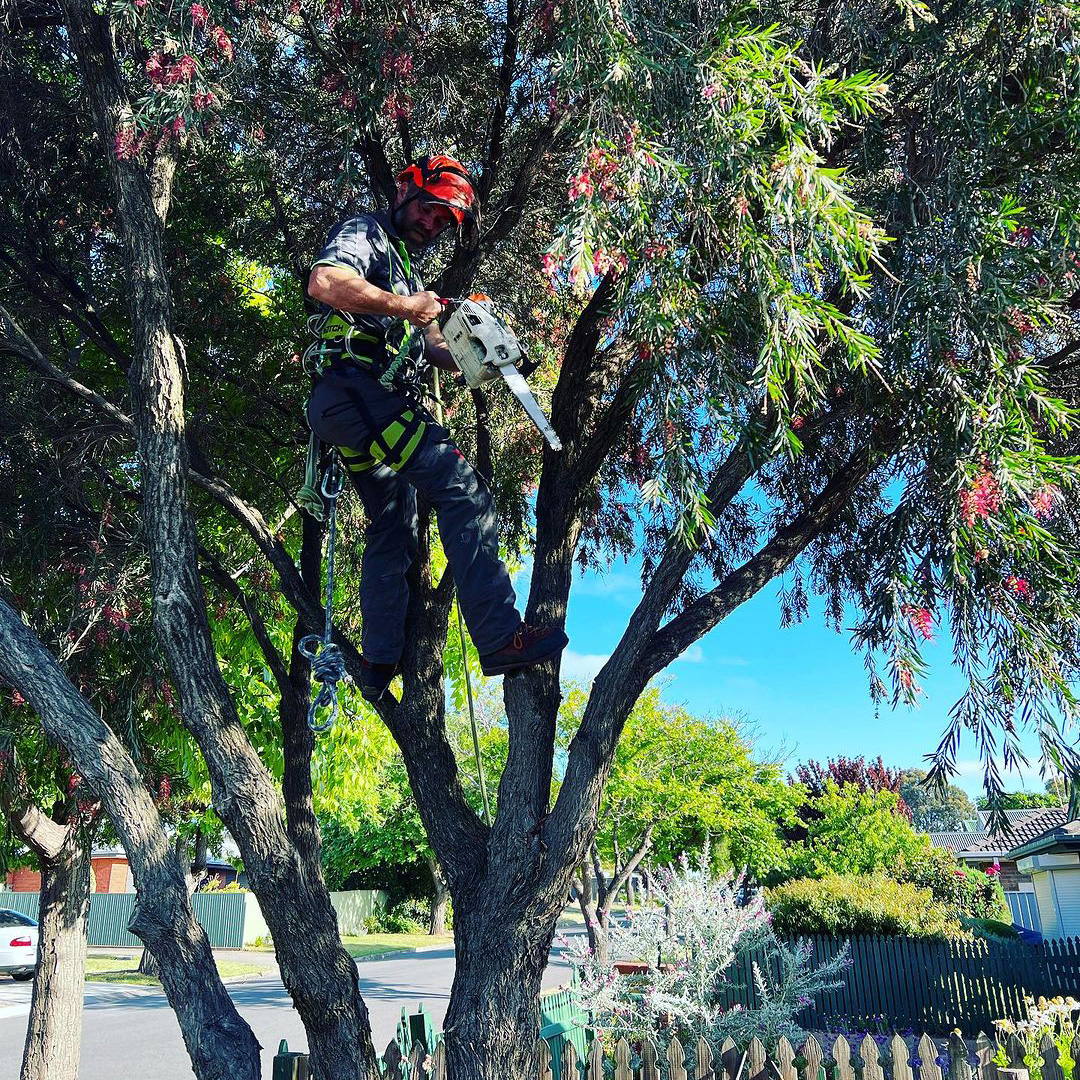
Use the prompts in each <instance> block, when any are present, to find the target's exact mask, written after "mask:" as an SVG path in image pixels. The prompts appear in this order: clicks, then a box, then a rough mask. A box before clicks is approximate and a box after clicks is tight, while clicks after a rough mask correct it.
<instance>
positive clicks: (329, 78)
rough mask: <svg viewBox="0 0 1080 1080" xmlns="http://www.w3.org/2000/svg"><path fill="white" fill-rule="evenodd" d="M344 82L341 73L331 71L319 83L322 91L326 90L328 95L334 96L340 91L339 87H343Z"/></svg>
mask: <svg viewBox="0 0 1080 1080" xmlns="http://www.w3.org/2000/svg"><path fill="white" fill-rule="evenodd" d="M344 81H345V80H344V78H343V77H342V75H341V74H340V72H337V71H331V72H328V73H327V74H326V75H324V76H323V77H322V79H321V80H320V81H319V87H320V89H322V90H325V91H326V92H327V93H328V94H332V93H333V92H334V91H335V90H337V89H338V87H340V86H341V84H342V83H343V82H344Z"/></svg>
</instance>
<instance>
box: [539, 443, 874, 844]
mask: <svg viewBox="0 0 1080 1080" xmlns="http://www.w3.org/2000/svg"><path fill="white" fill-rule="evenodd" d="M883 453H884V450H883V449H875V448H873V447H872V446H870V445H862V446H859V447H858V448H857V449H856V450H855V451H854V452H853V453H852V454H851V455H850V456H849V457H848V459H847V460H846V462H845V463H844V464H843V465H842V466H841V467H840V468H839V469H838V470H837V471H836V472H835V473H834V474H833V476H832V477H831V478H830V480H829V481H828V483H827V484H826V485H825V487H824V489H823V490H822V491H821V492H820V494H819V495H818V496H817V497H816V498H814V499H813V500H812V501H811V502H810V503H809V504H808V505H807V507H806V508H805V509H804V510H803V511H802V513H800V514H798V515H797V516H796V517H795V518H794V519H792V520H791V521H790V522H789V523H788V524H787V525H785V526H783V527H782V528H780V529H778V530H777V531H776V532H775V533H774V534H773V536H772V537H771V538H770V540H769V541H768V542H767V543H766V544H765V545H764V546H763V547H762V548H761V549H760V550H759V551H758V552H757V553H756V554H755V555H753V556H752V557H751V558H750V559H748V560H747V561H746V562H745V563H744V564H743V565H742V566H740V567H738V568H737V569H735V570H733V571H732V572H731V573H729V574H727V575H726V576H725V577H724V578H723V580H721V581H720V582H719V583H718V584H717V586H716V587H715V588H714V589H713V590H712V591H711V592H709V593H707V594H706V595H705V596H703V597H701V598H700V599H699V600H697V601H695V602H694V603H693V604H691V605H690V606H689V607H688V608H687V609H686V610H685V611H683V612H682V613H680V614H679V615H678V616H676V617H675V618H674V619H672V620H671V621H670V622H669V623H668V624H667V625H666V626H664V627H663V628H661V629H659V630H657V631H655V632H654V633H652V634H651V636H649V637H648V638H647V639H646V640H645V641H643V640H642V636H643V635H642V634H641V632H640V631H639V630H638V629H637V628H636V627H635V625H634V624H635V619H631V622H630V626H629V627H628V628H627V633H626V634H624V636H623V639H622V640H621V641H620V642H619V645H618V646H617V647H616V649H615V651H614V653H613V654H612V656H611V658H610V659H609V660H608V662H607V663H606V664H605V665H604V667H603V669H602V670H601V671H600V674H599V675H598V676H597V678H596V680H595V682H594V683H593V690H592V693H591V695H590V697H589V702H588V705H587V706H586V709H585V715H584V717H583V718H582V722H581V726H580V728H579V729H578V732H577V734H576V735H575V736H574V738H573V740H572V741H571V744H570V749H569V752H568V756H567V767H566V773H565V777H564V780H563V784H562V788H561V790H560V792H559V797H558V799H557V801H556V804H555V807H554V809H553V810H552V812H551V814H550V816H549V818H548V826H549V827H548V832H547V839H548V843H549V844H550V845H552V846H557V847H558V848H559V849H560V850H563V849H565V850H567V851H568V852H569V853H570V854H573V853H575V852H576V850H577V849H578V848H579V847H580V844H581V838H582V837H583V836H585V835H588V832H589V831H590V829H591V822H592V821H593V819H594V818H595V814H596V812H597V808H598V806H599V799H600V792H601V791H602V790H603V785H604V782H605V780H606V779H607V774H608V771H609V769H610V768H611V761H612V758H613V756H614V752H615V744H616V742H617V740H618V738H619V735H620V734H621V732H622V727H623V724H624V723H625V722H626V717H627V715H628V714H629V711H630V709H631V708H632V707H633V703H634V702H635V701H636V700H637V698H638V697H639V696H640V694H641V692H642V690H643V689H644V688H645V686H646V685H647V684H648V682H649V680H650V679H651V678H652V677H653V676H654V675H655V674H656V673H657V672H659V671H662V670H663V669H664V668H665V667H666V666H667V665H668V664H670V663H671V661H672V660H674V659H675V658H676V657H677V656H679V655H680V653H682V652H683V651H684V650H685V649H687V648H689V646H690V645H691V644H693V642H695V641H697V640H698V639H699V638H701V637H702V636H703V635H704V634H706V633H707V632H708V631H709V630H711V629H712V628H713V627H714V626H716V625H717V623H719V622H720V621H721V619H723V618H724V617H725V616H727V615H729V614H730V613H731V612H732V611H734V610H735V609H736V608H737V607H739V606H740V605H741V604H742V603H744V602H745V601H746V600H748V599H749V598H750V597H751V596H753V595H754V594H755V593H756V592H757V591H758V590H760V589H761V588H763V587H764V586H765V585H766V584H768V582H769V581H771V580H773V578H775V577H776V575H777V574H778V573H780V572H781V571H782V570H784V568H785V567H787V566H789V565H790V564H791V563H792V562H794V560H795V559H796V558H797V557H798V556H799V554H801V552H803V551H804V550H805V549H806V547H807V546H808V545H809V544H810V543H811V542H813V540H815V539H816V538H817V537H818V536H820V535H821V534H822V533H823V532H825V531H826V530H827V529H828V528H829V527H831V525H832V524H833V523H834V522H835V520H836V519H837V517H838V516H839V515H840V514H841V513H842V512H843V509H844V508H845V507H846V506H847V505H848V503H849V502H850V499H851V496H852V494H853V493H854V491H855V490H856V489H857V488H858V486H859V485H860V484H861V483H862V482H863V481H864V480H865V479H866V478H867V477H868V476H869V475H870V474H871V473H872V472H873V471H874V470H875V469H876V468H877V467H878V466H879V465H880V464H881V462H882V461H883V460H884V457H883ZM654 610H655V609H654V608H653V609H651V610H650V613H649V616H650V618H651V616H652V614H653V611H654ZM647 622H648V620H646V623H647Z"/></svg>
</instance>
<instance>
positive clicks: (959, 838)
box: [930, 832, 986, 855]
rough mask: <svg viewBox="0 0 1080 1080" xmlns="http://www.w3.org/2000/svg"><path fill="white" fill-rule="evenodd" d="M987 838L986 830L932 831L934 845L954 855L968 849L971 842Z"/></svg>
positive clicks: (931, 836) (931, 837) (931, 839)
mask: <svg viewBox="0 0 1080 1080" xmlns="http://www.w3.org/2000/svg"><path fill="white" fill-rule="evenodd" d="M985 838H986V833H985V832H932V833H931V834H930V841H931V843H932V844H933V845H934V847H941V848H944V849H945V850H946V851H951V852H952V853H953V854H954V855H956V854H958V853H959V852H961V851H967V849H968V847H969V846H970V845H971V844H974V843H977V842H979V841H981V840H984V839H985Z"/></svg>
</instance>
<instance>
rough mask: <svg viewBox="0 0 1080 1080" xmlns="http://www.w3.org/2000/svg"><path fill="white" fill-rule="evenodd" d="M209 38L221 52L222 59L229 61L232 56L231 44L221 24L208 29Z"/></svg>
mask: <svg viewBox="0 0 1080 1080" xmlns="http://www.w3.org/2000/svg"><path fill="white" fill-rule="evenodd" d="M210 38H211V40H212V41H213V42H214V45H215V46H216V47H217V51H218V52H219V53H221V57H222V59H223V60H228V61H231V60H232V58H233V44H232V42H231V41H230V40H229V35H228V34H227V33H225V28H224V27H223V26H215V27H214V29H213V30H211V31H210Z"/></svg>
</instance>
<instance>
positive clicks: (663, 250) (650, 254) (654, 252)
mask: <svg viewBox="0 0 1080 1080" xmlns="http://www.w3.org/2000/svg"><path fill="white" fill-rule="evenodd" d="M667 253H668V245H667V244H665V243H663V242H661V241H653V243H651V244H647V245H646V246H645V251H644V252H643V254H644V255H645V258H646V259H659V258H662V257H663V256H664V255H666V254H667Z"/></svg>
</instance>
